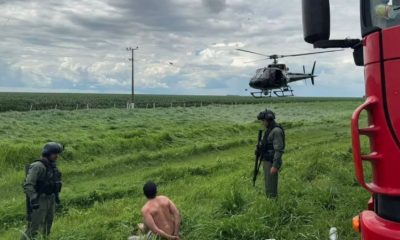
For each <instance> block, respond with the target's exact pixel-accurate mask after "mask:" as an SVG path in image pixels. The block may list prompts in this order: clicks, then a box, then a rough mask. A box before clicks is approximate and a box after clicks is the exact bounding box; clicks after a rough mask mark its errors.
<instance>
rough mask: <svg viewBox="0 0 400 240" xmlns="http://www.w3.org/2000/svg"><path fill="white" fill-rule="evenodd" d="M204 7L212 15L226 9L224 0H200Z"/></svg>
mask: <svg viewBox="0 0 400 240" xmlns="http://www.w3.org/2000/svg"><path fill="white" fill-rule="evenodd" d="M202 2H203V4H204V6H205V7H206V8H208V10H210V11H211V12H212V13H219V12H222V11H223V10H225V8H226V7H227V4H226V0H202Z"/></svg>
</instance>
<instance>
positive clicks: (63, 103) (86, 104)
mask: <svg viewBox="0 0 400 240" xmlns="http://www.w3.org/2000/svg"><path fill="white" fill-rule="evenodd" d="M333 100H337V99H336V98H318V101H333ZM341 100H343V99H341ZM346 100H354V99H352V98H347V99H346ZM130 101H131V95H127V94H79V93H0V112H5V111H31V110H50V109H58V110H77V109H78V110H79V109H88V108H89V109H91V108H97V109H99V108H100V109H105V108H126V107H127V103H128V102H130ZM276 101H279V102H283V101H284V102H299V101H300V102H309V101H316V99H315V98H307V97H302V98H285V99H278V98H263V99H255V98H253V97H250V96H184V95H179V96H178V95H176V96H174V95H135V107H136V108H153V107H156V108H160V107H200V106H207V105H221V104H224V105H236V104H259V103H271V102H276Z"/></svg>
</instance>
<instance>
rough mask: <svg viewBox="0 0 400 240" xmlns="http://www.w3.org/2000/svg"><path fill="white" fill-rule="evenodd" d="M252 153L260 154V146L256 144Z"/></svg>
mask: <svg viewBox="0 0 400 240" xmlns="http://www.w3.org/2000/svg"><path fill="white" fill-rule="evenodd" d="M254 154H255V155H256V156H259V155H260V154H261V150H260V148H259V147H258V146H256V150H255V151H254Z"/></svg>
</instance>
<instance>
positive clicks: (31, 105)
mask: <svg viewBox="0 0 400 240" xmlns="http://www.w3.org/2000/svg"><path fill="white" fill-rule="evenodd" d="M32 108H33V104H31V108H30V109H29V112H30V111H32Z"/></svg>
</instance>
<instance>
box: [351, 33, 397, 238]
mask: <svg viewBox="0 0 400 240" xmlns="http://www.w3.org/2000/svg"><path fill="white" fill-rule="evenodd" d="M362 43H363V51H364V65H365V93H366V95H365V96H366V100H365V102H364V103H363V104H362V105H361V106H360V107H358V108H357V109H356V111H355V112H354V114H353V118H352V138H353V141H352V142H353V158H354V164H355V172H356V177H357V180H358V181H359V183H360V184H361V185H362V186H363V187H365V188H366V189H367V190H369V191H370V192H371V194H372V195H373V198H372V200H373V205H372V206H373V207H371V208H372V209H369V210H366V211H364V212H362V213H361V215H360V230H361V235H362V239H364V240H400V222H399V221H398V219H399V218H400V216H397V215H398V214H399V213H400V212H399V209H400V202H399V201H398V200H399V199H398V198H399V196H400V142H399V140H400V27H393V28H388V29H384V30H381V31H377V32H373V33H371V34H370V35H368V36H366V37H364V39H363V42H362ZM363 110H366V111H367V112H368V125H369V126H368V127H367V128H363V129H360V128H359V117H360V114H361V112H362V111H363ZM360 135H364V136H367V137H369V140H370V152H369V153H366V154H362V153H361V150H360ZM366 162H369V163H370V164H371V165H372V181H371V182H366V181H365V175H364V170H363V169H364V164H365V163H366Z"/></svg>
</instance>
